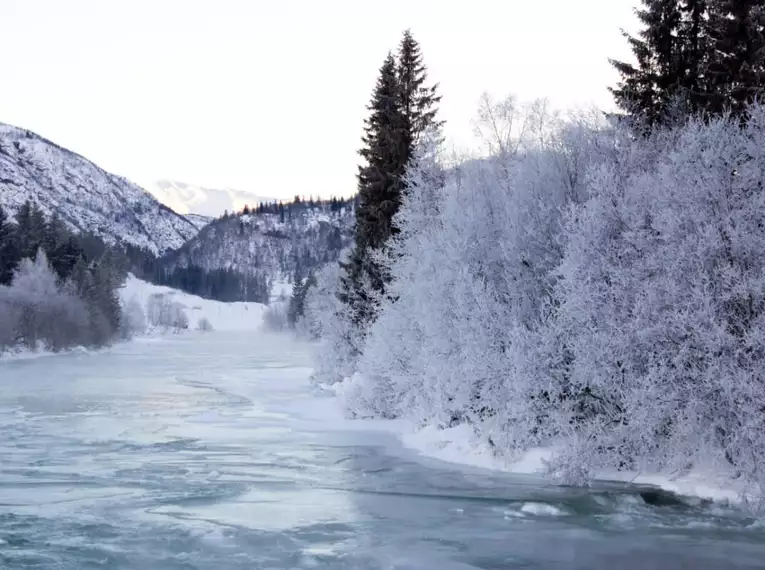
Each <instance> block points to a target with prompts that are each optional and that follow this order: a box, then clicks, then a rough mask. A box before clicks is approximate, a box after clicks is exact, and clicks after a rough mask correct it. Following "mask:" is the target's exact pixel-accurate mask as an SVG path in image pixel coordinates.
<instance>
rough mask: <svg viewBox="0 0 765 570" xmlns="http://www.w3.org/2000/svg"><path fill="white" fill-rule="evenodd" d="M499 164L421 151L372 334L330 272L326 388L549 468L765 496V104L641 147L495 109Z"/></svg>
mask: <svg viewBox="0 0 765 570" xmlns="http://www.w3.org/2000/svg"><path fill="white" fill-rule="evenodd" d="M484 104H485V106H486V107H485V108H484V109H483V110H482V113H481V117H480V119H481V121H493V122H494V124H493V125H490V126H491V128H486V129H483V131H482V132H488V133H493V135H492V136H494V137H495V138H494V140H490V141H489V142H490V143H491V145H490V146H491V150H492V154H491V156H489V157H488V158H484V159H474V160H465V161H462V162H460V163H459V164H458V165H457V166H455V167H450V168H443V167H442V166H441V165H440V162H439V161H438V160H435V159H434V153H433V149H428V148H427V147H424V148H423V149H421V151H420V154H419V156H418V157H417V160H416V161H415V162H414V163H413V165H412V166H411V167H410V169H409V178H408V190H407V195H406V197H405V200H404V204H403V206H402V209H401V211H400V212H399V214H398V215H397V217H396V219H395V222H396V223H397V225H398V227H399V228H400V230H401V231H400V234H398V236H397V237H396V238H395V239H394V240H393V242H392V243H391V244H390V247H389V249H388V250H386V251H385V252H383V254H382V255H383V259H384V261H385V263H386V264H387V268H388V270H389V271H390V273H391V275H392V276H393V282H392V284H391V286H390V287H389V290H388V292H387V295H386V298H384V299H379V303H380V308H379V312H378V315H379V316H378V318H377V319H376V321H375V322H374V323H373V324H372V325H371V327H370V328H369V329H368V330H364V331H358V330H354V329H353V327H351V326H350V325H349V324H348V323H349V321H350V319H348V318H346V316H345V315H344V310H345V308H344V306H343V305H342V304H340V303H339V302H338V301H337V300H336V298H335V296H334V293H335V291H337V283H336V282H337V276H336V275H334V274H333V273H332V271H333V270H329V269H328V270H325V271H324V272H322V273H320V274H319V275H318V276H317V279H318V285H317V287H315V288H313V289H311V290H310V291H308V293H307V296H306V302H305V307H306V317H305V323H306V327H307V330H309V331H311V333H312V334H314V335H316V336H319V337H321V342H320V344H319V347H320V351H319V358H318V362H317V370H318V376H319V377H318V379H319V380H321V381H322V382H327V381H330V382H331V381H337V380H340V379H342V378H343V377H350V376H353V380H352V381H350V382H349V383H348V386H347V389H345V390H343V398H344V402H345V405H346V406H347V409H348V411H349V414H350V415H353V416H378V417H401V416H404V417H408V418H412V419H415V420H417V421H419V422H421V423H426V424H431V425H437V426H449V425H455V424H458V423H462V424H466V425H469V426H472V429H473V430H474V431H475V432H476V434H477V435H478V436H479V437H481V438H483V440H484V441H485V442H486V443H487V445H489V446H490V447H493V448H494V449H495V450H496V451H497V453H502V454H505V455H510V456H512V455H515V454H519V453H522V452H523V451H524V450H527V449H528V448H530V447H533V446H538V445H549V446H554V447H556V448H557V449H560V450H561V452H560V453H558V454H557V456H556V457H555V459H554V460H553V461H552V462H551V464H550V467H551V469H553V470H555V471H556V472H558V473H560V474H562V475H564V476H566V477H567V478H568V479H569V480H572V481H579V482H581V481H585V480H587V479H588V478H590V477H591V476H592V474H593V473H594V472H595V471H596V470H599V469H602V468H610V469H629V470H652V471H673V472H677V471H678V470H684V469H690V468H694V467H704V468H709V467H712V468H714V469H717V470H727V471H729V472H730V473H732V474H734V475H736V476H737V477H740V478H741V479H742V480H743V481H746V482H749V483H753V484H758V485H759V486H760V487H761V489H765V473H763V469H765V461H764V460H763V458H764V457H765V412H763V410H765V381H764V379H763V370H765V366H764V365H765V362H764V360H763V359H765V333H764V332H763V331H765V256H764V255H763V251H765V192H764V189H763V184H764V183H765V182H763V181H765V108H763V107H759V106H755V107H753V108H752V109H751V116H750V118H749V120H748V121H747V122H746V124H744V125H743V126H742V123H741V122H739V121H738V120H728V119H726V118H722V119H716V120H712V121H706V122H704V121H696V120H692V121H690V122H688V123H687V124H685V125H682V126H679V127H675V128H674V129H671V130H665V131H660V132H656V133H654V134H653V135H652V136H650V137H645V138H642V137H639V138H636V137H634V136H632V134H631V133H629V132H627V131H624V130H622V129H621V128H619V127H613V126H609V125H607V124H602V123H601V122H600V121H598V120H593V119H590V118H588V117H574V118H571V119H569V120H565V121H564V120H561V119H560V118H559V117H557V116H555V115H553V114H550V113H547V112H546V111H545V109H544V107H543V106H541V105H535V106H533V107H531V108H530V109H527V110H525V111H523V112H519V109H518V108H517V107H514V106H513V105H512V104H511V102H504V103H502V104H501V105H499V106H493V105H492V103H491V102H490V101H489V100H486V101H485V102H484Z"/></svg>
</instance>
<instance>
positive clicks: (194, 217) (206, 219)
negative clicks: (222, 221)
mask: <svg viewBox="0 0 765 570" xmlns="http://www.w3.org/2000/svg"><path fill="white" fill-rule="evenodd" d="M185 217H186V219H187V220H188V221H190V222H191V223H192V224H194V226H195V227H196V228H197V229H200V230H201V229H202V228H203V227H205V226H206V225H207V224H209V223H210V222H212V221H213V220H214V219H215V218H214V217H213V216H203V215H202V214H186V216H185Z"/></svg>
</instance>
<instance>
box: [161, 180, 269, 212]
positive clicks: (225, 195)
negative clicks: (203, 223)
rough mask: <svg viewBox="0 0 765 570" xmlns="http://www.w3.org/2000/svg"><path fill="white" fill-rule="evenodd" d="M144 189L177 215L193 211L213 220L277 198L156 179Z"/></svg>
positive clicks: (231, 189) (230, 189)
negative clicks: (247, 206) (227, 213)
mask: <svg viewBox="0 0 765 570" xmlns="http://www.w3.org/2000/svg"><path fill="white" fill-rule="evenodd" d="M146 189H147V190H148V191H149V192H151V193H152V194H153V195H154V196H155V197H156V198H157V199H158V200H159V201H160V202H162V203H163V204H167V205H168V206H169V207H171V208H173V209H174V210H175V211H176V212H180V213H182V214H186V213H188V212H195V213H197V214H202V215H205V216H212V217H218V216H221V215H223V213H224V212H230V213H232V212H236V211H239V210H241V209H242V208H244V207H245V206H246V205H249V206H257V205H258V204H259V203H260V202H265V203H269V204H270V203H272V202H274V201H276V198H266V197H263V196H256V195H255V194H252V193H249V192H244V191H242V190H234V189H233V188H204V187H202V186H195V185H193V184H186V183H185V182H178V181H176V180H158V181H157V182H154V183H152V184H147V185H146Z"/></svg>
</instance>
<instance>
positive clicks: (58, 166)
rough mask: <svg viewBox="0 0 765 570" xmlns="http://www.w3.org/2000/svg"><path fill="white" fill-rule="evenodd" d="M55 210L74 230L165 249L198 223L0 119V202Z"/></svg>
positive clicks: (179, 242)
mask: <svg viewBox="0 0 765 570" xmlns="http://www.w3.org/2000/svg"><path fill="white" fill-rule="evenodd" d="M26 200H32V201H34V202H36V203H37V204H38V205H39V206H40V207H41V208H42V210H43V211H44V212H45V213H46V214H51V213H53V212H55V213H57V214H58V215H59V216H60V217H61V219H62V220H63V221H64V222H65V223H66V224H67V225H68V226H70V227H71V229H73V230H74V231H77V232H92V233H94V234H96V235H99V236H101V237H102V238H103V239H105V240H106V241H107V242H111V243H113V242H115V241H122V242H125V243H130V244H132V245H135V246H139V247H142V248H145V249H148V250H150V251H152V252H154V253H158V254H161V253H164V252H166V251H168V250H170V249H175V248H178V247H180V246H181V245H183V244H184V243H185V242H186V241H187V240H188V239H189V238H191V237H193V236H195V235H196V234H197V232H198V228H197V226H196V225H195V224H194V223H192V222H191V221H190V220H188V219H186V218H185V217H184V216H181V215H179V214H177V213H176V212H174V211H173V210H171V209H170V208H168V207H167V206H165V205H164V204H161V203H160V202H158V201H157V200H156V199H155V198H154V197H153V196H152V195H151V194H149V193H148V192H146V191H145V190H144V189H142V188H140V187H139V186H137V185H135V184H133V183H132V182H130V181H128V180H126V179H125V178H122V177H120V176H116V175H114V174H110V173H108V172H106V171H104V170H102V169H101V168H99V167H98V166H96V165H95V164H93V163H92V162H90V161H89V160H87V159H85V158H83V157H82V156H80V155H78V154H75V153H74V152H71V151H69V150H67V149H65V148H62V147H60V146H58V145H56V144H54V143H52V142H51V141H49V140H46V139H44V138H42V137H41V136H39V135H36V134H35V133H32V132H31V131H28V130H25V129H21V128H18V127H13V126H10V125H6V124H3V123H0V205H2V206H3V207H4V208H5V209H7V210H9V211H10V212H11V213H14V212H15V211H16V210H18V208H19V207H20V206H21V205H22V204H23V203H24V202H25V201H26Z"/></svg>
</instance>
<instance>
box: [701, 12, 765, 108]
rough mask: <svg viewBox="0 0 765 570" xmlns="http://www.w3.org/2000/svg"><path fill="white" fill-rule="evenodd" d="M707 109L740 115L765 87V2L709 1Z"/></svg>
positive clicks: (759, 95)
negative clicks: (709, 58) (709, 59)
mask: <svg viewBox="0 0 765 570" xmlns="http://www.w3.org/2000/svg"><path fill="white" fill-rule="evenodd" d="M707 26H708V29H709V35H710V41H711V49H710V57H711V61H710V62H709V65H708V70H707V72H708V80H709V98H708V110H709V111H710V112H711V113H714V114H720V113H722V112H724V111H725V110H727V109H729V110H730V111H732V112H733V113H734V114H736V115H741V114H743V112H744V111H745V109H746V106H747V105H748V104H749V103H751V102H752V101H754V100H755V99H756V98H758V97H761V95H762V93H763V89H764V88H765V2H763V0H710V1H709V16H708V24H707Z"/></svg>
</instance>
